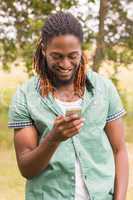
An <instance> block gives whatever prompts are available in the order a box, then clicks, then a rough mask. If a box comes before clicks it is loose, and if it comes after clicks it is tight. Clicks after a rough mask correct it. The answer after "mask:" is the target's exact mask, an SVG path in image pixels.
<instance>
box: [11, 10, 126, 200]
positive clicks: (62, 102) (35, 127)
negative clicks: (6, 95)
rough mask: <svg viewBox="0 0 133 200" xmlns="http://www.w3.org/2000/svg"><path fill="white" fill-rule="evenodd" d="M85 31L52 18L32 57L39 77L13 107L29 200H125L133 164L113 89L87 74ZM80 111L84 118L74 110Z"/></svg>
mask: <svg viewBox="0 0 133 200" xmlns="http://www.w3.org/2000/svg"><path fill="white" fill-rule="evenodd" d="M82 42H83V31H82V28H81V25H80V23H79V22H78V20H77V19H76V18H75V17H74V16H73V15H72V14H70V13H64V12H57V13H56V14H53V15H50V16H49V17H48V19H47V20H46V22H45V25H44V27H43V28H42V32H41V38H40V40H39V43H38V46H37V50H36V53H35V56H34V67H35V70H36V72H37V74H38V75H37V76H34V77H32V78H31V79H30V80H29V81H28V82H27V83H25V84H24V85H22V86H21V87H19V88H18V90H17V92H16V95H15V96H14V97H13V101H12V104H11V106H10V114H9V124H8V125H9V127H12V128H14V132H15V134H14V144H15V150H16V157H17V163H18V167H19V169H20V172H21V174H22V176H24V177H25V178H26V179H27V182H26V200H42V199H44V200H45V199H46V200H55V199H56V200H71V199H73V200H88V199H89V200H112V199H114V200H126V191H127V182H128V158H127V151H126V147H125V142H124V128H123V122H122V119H121V117H122V116H123V115H124V114H125V110H124V108H123V106H122V104H121V100H120V97H119V95H118V93H117V91H116V89H115V87H114V85H113V84H112V82H111V81H110V80H108V79H106V78H104V77H102V76H101V75H99V74H97V73H95V72H93V71H92V70H90V69H89V70H88V71H87V70H86V58H85V55H84V54H83V52H82V48H81V46H82ZM77 107H81V116H79V115H77V114H74V113H71V114H69V115H66V114H65V113H66V110H67V109H69V108H71V109H72V108H77Z"/></svg>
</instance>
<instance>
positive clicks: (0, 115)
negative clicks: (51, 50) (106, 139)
mask: <svg viewBox="0 0 133 200" xmlns="http://www.w3.org/2000/svg"><path fill="white" fill-rule="evenodd" d="M58 10H63V11H64V10H65V11H70V12H72V13H73V14H74V15H75V16H76V17H77V18H78V19H79V20H80V22H81V24H82V26H83V30H84V45H83V50H84V51H85V52H86V54H87V55H88V63H89V64H88V67H91V68H92V69H93V70H95V71H97V72H98V73H101V74H103V75H104V76H107V77H109V78H110V79H112V81H113V82H114V83H115V85H116V87H117V89H118V91H119V93H120V96H121V98H122V101H123V104H124V106H125V108H126V110H127V114H126V116H125V117H124V125H125V139H126V145H127V149H128V154H129V163H130V174H129V187H128V194H127V200H132V199H133V11H132V10H133V2H132V0H117V1H116V0H110V1H107V0H71V1H69V0H68V1H66V0H63V1H59V0H48V1H45V0H42V1H39V0H29V1H26V0H19V1H18V0H12V1H10V0H5V1H2V2H1V3H0V199H1V200H24V186H25V179H23V178H22V177H21V175H20V173H19V171H18V168H17V164H16V158H15V152H14V147H13V131H12V130H9V129H8V128H7V122H8V109H9V104H10V101H11V98H12V96H13V94H14V92H15V90H16V88H17V87H18V86H20V85H21V84H22V83H24V82H25V81H26V80H27V79H28V78H30V77H31V76H32V75H33V74H34V73H35V72H34V69H33V64H32V62H33V55H34V52H35V49H36V44H37V41H38V38H39V36H40V29H41V27H42V25H43V23H44V22H45V19H46V17H47V16H48V15H49V14H51V13H55V12H56V11H58Z"/></svg>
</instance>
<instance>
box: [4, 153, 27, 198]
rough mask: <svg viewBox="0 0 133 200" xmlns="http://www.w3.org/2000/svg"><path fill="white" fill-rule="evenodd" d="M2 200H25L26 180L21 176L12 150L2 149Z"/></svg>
mask: <svg viewBox="0 0 133 200" xmlns="http://www.w3.org/2000/svg"><path fill="white" fill-rule="evenodd" d="M0 158H1V159H0V199H1V200H11V199H13V200H24V187H25V180H24V179H23V178H22V176H21V175H20V173H19V171H18V168H17V165H16V158H15V153H14V151H13V150H12V149H8V150H5V149H4V150H3V149H0Z"/></svg>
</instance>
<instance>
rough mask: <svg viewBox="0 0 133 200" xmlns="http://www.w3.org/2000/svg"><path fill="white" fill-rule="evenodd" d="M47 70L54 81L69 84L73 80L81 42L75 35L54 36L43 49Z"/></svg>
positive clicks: (78, 60) (79, 55)
mask: <svg viewBox="0 0 133 200" xmlns="http://www.w3.org/2000/svg"><path fill="white" fill-rule="evenodd" d="M44 53H45V56H46V60H47V67H48V71H49V72H50V73H51V74H52V76H53V78H54V80H55V82H56V83H57V82H58V84H59V85H60V84H62V85H63V84H65V85H66V84H70V83H72V82H73V80H74V77H75V74H76V71H77V69H78V66H79V64H80V60H81V53H82V51H81V43H80V41H79V39H78V38H77V37H76V36H73V35H63V36H57V37H54V38H53V39H52V40H51V41H49V42H48V45H47V48H46V50H44Z"/></svg>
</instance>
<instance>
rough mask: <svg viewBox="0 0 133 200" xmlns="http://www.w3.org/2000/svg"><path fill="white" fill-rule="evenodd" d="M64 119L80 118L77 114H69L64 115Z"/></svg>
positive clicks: (67, 120)
mask: <svg viewBox="0 0 133 200" xmlns="http://www.w3.org/2000/svg"><path fill="white" fill-rule="evenodd" d="M64 119H65V121H66V122H70V121H73V120H77V119H80V117H79V116H78V115H77V114H71V115H68V116H65V117H64Z"/></svg>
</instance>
